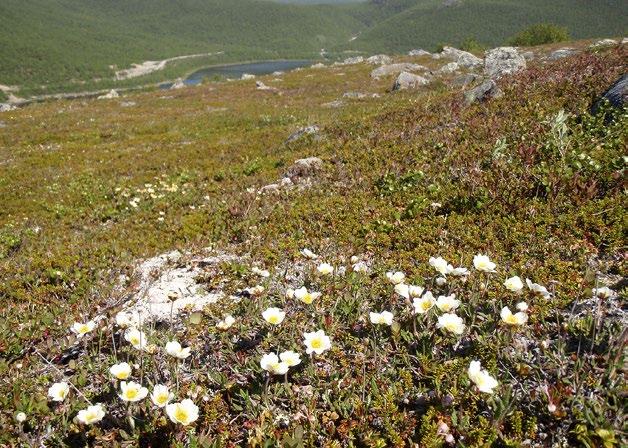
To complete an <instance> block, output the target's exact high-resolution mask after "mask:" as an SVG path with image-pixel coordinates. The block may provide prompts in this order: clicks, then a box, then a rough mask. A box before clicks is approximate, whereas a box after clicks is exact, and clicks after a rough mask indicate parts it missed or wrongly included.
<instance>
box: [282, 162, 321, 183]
mask: <svg viewBox="0 0 628 448" xmlns="http://www.w3.org/2000/svg"><path fill="white" fill-rule="evenodd" d="M322 169H323V161H322V160H321V159H319V158H318V157H308V158H306V159H299V160H295V162H294V164H293V165H292V166H290V167H289V168H288V170H287V171H286V177H287V178H295V177H311V176H313V175H314V174H316V173H317V172H319V171H320V170H322Z"/></svg>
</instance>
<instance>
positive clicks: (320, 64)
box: [310, 62, 326, 68]
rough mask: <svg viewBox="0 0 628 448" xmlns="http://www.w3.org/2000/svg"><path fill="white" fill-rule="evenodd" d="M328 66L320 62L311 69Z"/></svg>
mask: <svg viewBox="0 0 628 448" xmlns="http://www.w3.org/2000/svg"><path fill="white" fill-rule="evenodd" d="M325 67H326V65H325V64H323V63H322V62H319V63H318V64H314V65H312V66H311V67H310V68H325Z"/></svg>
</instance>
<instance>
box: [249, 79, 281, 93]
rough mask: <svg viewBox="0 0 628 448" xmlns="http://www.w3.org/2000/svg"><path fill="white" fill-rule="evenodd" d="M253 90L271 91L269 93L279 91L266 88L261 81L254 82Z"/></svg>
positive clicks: (273, 88) (274, 88)
mask: <svg viewBox="0 0 628 448" xmlns="http://www.w3.org/2000/svg"><path fill="white" fill-rule="evenodd" d="M255 88H256V89H257V90H268V91H271V92H278V91H279V89H277V88H276V87H270V86H267V85H266V84H264V83H263V82H262V81H255Z"/></svg>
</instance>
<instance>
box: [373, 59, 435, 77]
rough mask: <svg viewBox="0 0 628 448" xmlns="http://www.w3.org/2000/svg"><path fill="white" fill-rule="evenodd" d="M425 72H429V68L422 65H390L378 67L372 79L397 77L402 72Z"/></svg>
mask: <svg viewBox="0 0 628 448" xmlns="http://www.w3.org/2000/svg"><path fill="white" fill-rule="evenodd" d="M424 70H427V68H426V67H424V66H422V65H419V64H411V63H409V62H400V63H399V64H389V65H382V66H381V67H377V68H376V69H375V70H373V71H372V72H371V78H375V79H378V78H381V77H384V76H388V75H396V74H397V73H401V72H419V71H424Z"/></svg>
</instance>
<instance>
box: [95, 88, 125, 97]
mask: <svg viewBox="0 0 628 448" xmlns="http://www.w3.org/2000/svg"><path fill="white" fill-rule="evenodd" d="M119 96H120V95H118V92H116V91H115V90H113V89H111V90H110V91H109V92H107V93H106V94H104V95H100V96H99V97H98V99H99V100H109V99H113V98H118V97H119Z"/></svg>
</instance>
